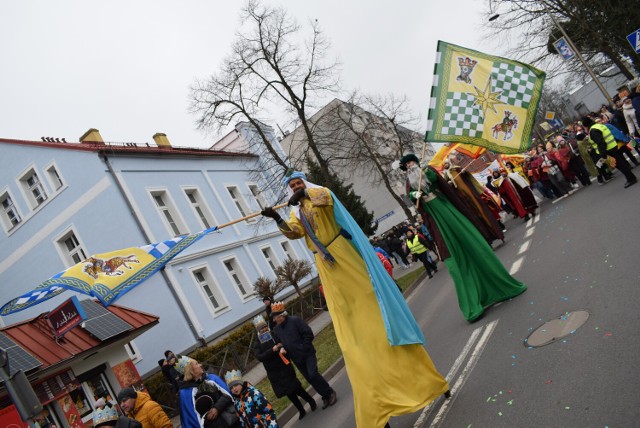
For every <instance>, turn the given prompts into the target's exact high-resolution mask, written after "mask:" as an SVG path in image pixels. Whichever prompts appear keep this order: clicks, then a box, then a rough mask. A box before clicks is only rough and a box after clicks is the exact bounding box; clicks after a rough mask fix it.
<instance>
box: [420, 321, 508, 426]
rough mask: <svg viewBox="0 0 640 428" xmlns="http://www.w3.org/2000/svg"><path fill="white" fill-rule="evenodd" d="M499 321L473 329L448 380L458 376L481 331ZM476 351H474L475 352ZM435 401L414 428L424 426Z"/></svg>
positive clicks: (422, 414)
mask: <svg viewBox="0 0 640 428" xmlns="http://www.w3.org/2000/svg"><path fill="white" fill-rule="evenodd" d="M497 323H498V320H495V321H493V322H491V323H490V324H488V325H487V326H483V327H478V328H476V329H475V330H473V333H471V336H470V337H469V340H467V344H466V345H464V348H462V351H461V352H460V355H458V358H456V361H455V362H454V363H453V366H451V369H450V370H449V373H447V376H446V379H447V382H451V379H453V378H454V377H455V376H456V374H457V373H458V370H460V367H461V366H462V363H463V361H464V360H465V359H466V358H467V355H468V354H469V351H470V350H471V348H472V347H473V345H474V343H475V341H476V339H477V338H478V336H479V335H480V332H481V331H482V329H483V328H485V327H487V329H488V328H489V326H493V327H491V331H493V329H494V328H495V324H497ZM485 334H486V332H485ZM476 349H477V346H476ZM475 352H476V351H474V353H475ZM472 358H473V357H472ZM467 366H468V364H467ZM465 370H466V368H465ZM456 384H457V383H456ZM451 392H452V393H453V389H451ZM434 401H435V400H434ZM434 401H432V402H431V403H429V405H428V406H427V407H425V408H424V410H422V413H420V417H418V419H417V420H416V422H415V423H414V424H413V427H414V428H420V427H422V425H423V424H424V421H425V420H426V419H427V418H428V417H429V414H430V413H431V411H432V410H433V403H434Z"/></svg>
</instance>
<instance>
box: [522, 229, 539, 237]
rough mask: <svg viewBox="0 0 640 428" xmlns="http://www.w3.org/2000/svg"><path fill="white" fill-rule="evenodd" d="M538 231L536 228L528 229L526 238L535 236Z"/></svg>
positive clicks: (525, 234)
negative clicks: (534, 233)
mask: <svg viewBox="0 0 640 428" xmlns="http://www.w3.org/2000/svg"><path fill="white" fill-rule="evenodd" d="M535 230H536V227H535V226H532V227H530V228H529V229H527V231H526V232H525V233H524V237H525V238H528V237H530V236H531V235H533V232H534V231H535Z"/></svg>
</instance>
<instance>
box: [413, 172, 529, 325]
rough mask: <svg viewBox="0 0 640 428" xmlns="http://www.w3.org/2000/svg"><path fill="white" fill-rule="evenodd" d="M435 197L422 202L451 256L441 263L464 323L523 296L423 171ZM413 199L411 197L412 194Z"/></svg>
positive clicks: (518, 285) (431, 175)
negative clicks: (455, 294) (452, 284)
mask: <svg viewBox="0 0 640 428" xmlns="http://www.w3.org/2000/svg"><path fill="white" fill-rule="evenodd" d="M425 173H426V175H427V178H428V179H429V182H430V183H434V184H431V185H430V186H429V187H430V188H429V191H431V192H433V191H434V190H436V192H435V194H436V198H434V199H431V200H429V201H428V202H423V203H422V208H423V209H424V210H425V211H426V212H427V214H428V215H429V216H431V217H432V218H433V220H434V222H435V224H436V226H437V227H438V229H439V231H440V234H441V235H442V238H443V240H444V243H445V244H446V246H447V248H448V250H449V254H450V257H448V258H447V259H446V260H444V263H445V265H446V266H447V269H448V270H449V273H450V274H451V277H452V278H453V283H454V284H455V287H456V292H457V294H458V304H459V306H460V310H461V311H462V314H463V315H464V317H465V319H466V320H467V321H470V322H472V321H474V320H476V319H478V317H480V315H482V313H483V312H484V310H485V308H486V307H488V306H490V305H492V304H494V303H497V302H501V301H503V300H507V299H510V298H512V297H515V296H517V295H519V294H522V293H523V292H524V291H525V290H526V289H527V287H526V286H525V285H524V284H523V283H521V282H520V281H518V280H516V279H515V278H513V277H512V276H511V275H509V272H507V270H506V269H505V268H504V266H503V265H502V262H501V261H500V260H499V259H498V257H496V255H495V254H494V252H493V250H492V249H491V247H490V246H489V245H488V244H487V242H486V241H485V239H484V238H483V237H482V235H481V234H480V232H478V229H476V228H475V227H474V226H473V225H472V224H471V222H470V221H469V220H468V219H467V218H466V217H465V216H463V215H462V214H461V213H460V211H458V210H457V209H456V208H455V207H454V206H453V205H452V204H451V202H449V200H448V199H447V198H446V196H444V195H443V194H442V193H441V192H438V191H437V189H436V187H437V184H436V183H437V182H438V180H437V177H436V174H437V173H436V172H435V171H433V170H431V169H426V170H425ZM411 196H412V195H411Z"/></svg>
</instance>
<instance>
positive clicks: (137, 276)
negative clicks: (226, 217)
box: [0, 227, 218, 315]
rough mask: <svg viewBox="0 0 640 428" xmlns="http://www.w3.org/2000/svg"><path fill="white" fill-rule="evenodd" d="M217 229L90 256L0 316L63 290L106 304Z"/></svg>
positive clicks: (0, 310)
mask: <svg viewBox="0 0 640 428" xmlns="http://www.w3.org/2000/svg"><path fill="white" fill-rule="evenodd" d="M217 229H218V227H212V228H210V229H206V230H203V231H201V232H198V233H195V234H193V235H186V236H180V237H178V238H175V239H170V240H168V241H163V242H158V243H156V244H149V245H145V246H143V247H131V248H125V249H122V250H116V251H111V252H108V253H102V254H95V255H92V256H91V257H88V258H87V259H86V260H83V261H82V262H80V263H78V264H76V265H73V266H71V267H70V268H68V269H67V270H65V271H63V272H60V273H58V274H56V275H54V276H53V277H51V278H50V279H48V280H46V281H44V282H43V283H41V284H40V285H39V286H38V287H36V288H35V289H34V290H32V291H30V292H28V293H25V294H23V295H22V296H20V297H17V298H15V299H13V300H11V301H10V302H8V303H6V304H5V305H4V306H2V308H0V315H9V314H12V313H14V312H19V311H22V310H24V309H27V308H30V307H31V306H35V305H37V304H39V303H42V302H45V301H47V300H49V299H51V298H52V297H55V296H57V295H58V294H60V293H62V292H64V291H66V290H71V291H76V292H78V293H82V294H86V295H89V296H92V297H95V298H97V299H98V300H100V302H101V303H102V304H103V305H104V306H108V305H110V304H111V303H113V302H115V301H116V300H117V299H119V298H120V297H122V295H124V294H125V293H127V292H129V291H130V290H131V289H133V288H134V287H136V286H137V285H140V284H141V283H142V282H144V281H146V280H147V279H149V278H150V277H151V275H153V274H154V273H156V272H157V271H158V270H160V269H161V268H162V267H164V265H166V264H167V263H168V262H169V261H170V260H171V259H173V258H174V257H175V256H176V255H178V254H179V253H180V252H182V251H184V250H185V249H186V248H187V247H189V246H190V245H191V244H193V243H195V242H196V241H198V240H199V239H200V238H202V237H203V236H205V235H206V234H208V233H211V232H213V231H215V230H217Z"/></svg>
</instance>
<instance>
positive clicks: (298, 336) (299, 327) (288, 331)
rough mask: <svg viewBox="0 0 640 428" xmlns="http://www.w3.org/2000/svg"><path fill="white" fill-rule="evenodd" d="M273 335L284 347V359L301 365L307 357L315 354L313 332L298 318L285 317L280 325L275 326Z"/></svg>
mask: <svg viewBox="0 0 640 428" xmlns="http://www.w3.org/2000/svg"><path fill="white" fill-rule="evenodd" d="M274 334H275V335H276V336H277V337H278V339H280V342H282V344H283V345H284V349H286V351H287V354H286V357H287V358H289V359H291V360H293V361H294V362H295V363H298V362H300V363H303V362H304V361H305V360H306V359H307V357H309V356H310V355H313V354H315V353H316V349H315V348H314V347H313V330H311V327H309V325H308V324H307V323H306V322H304V320H302V319H300V318H298V317H294V316H287V317H286V318H285V320H284V322H283V323H282V324H280V325H276V327H275V329H274Z"/></svg>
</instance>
